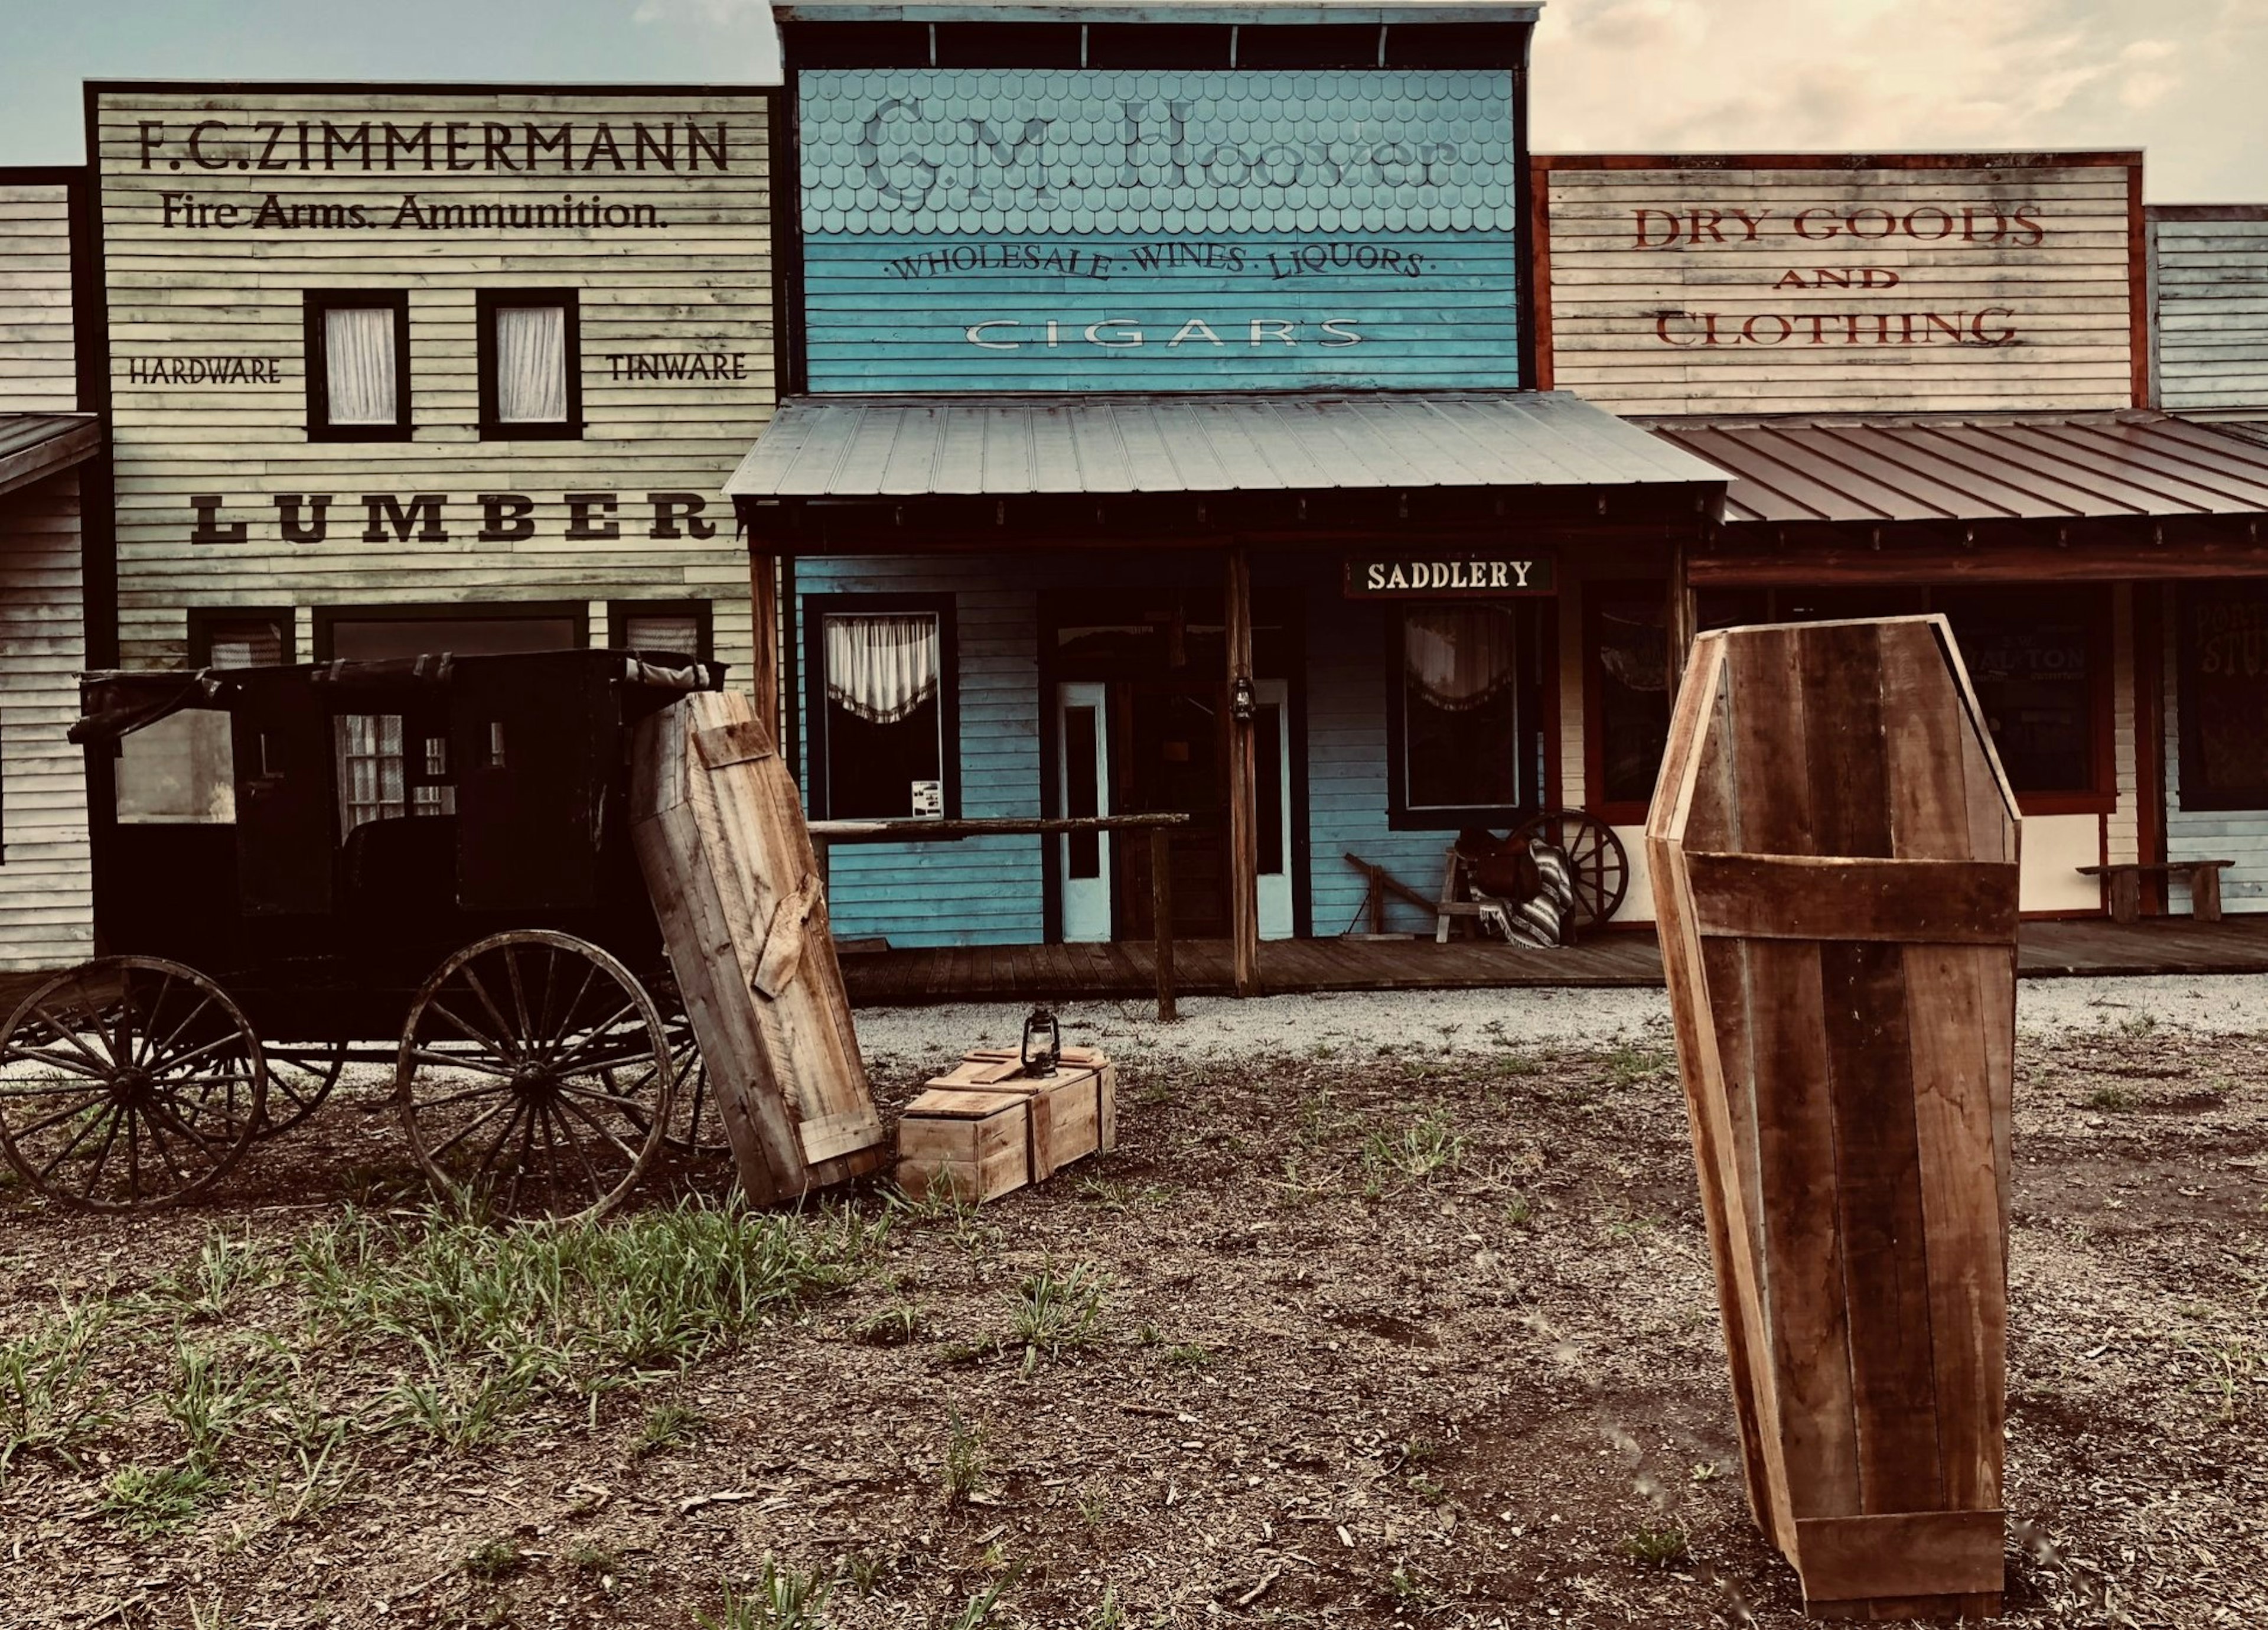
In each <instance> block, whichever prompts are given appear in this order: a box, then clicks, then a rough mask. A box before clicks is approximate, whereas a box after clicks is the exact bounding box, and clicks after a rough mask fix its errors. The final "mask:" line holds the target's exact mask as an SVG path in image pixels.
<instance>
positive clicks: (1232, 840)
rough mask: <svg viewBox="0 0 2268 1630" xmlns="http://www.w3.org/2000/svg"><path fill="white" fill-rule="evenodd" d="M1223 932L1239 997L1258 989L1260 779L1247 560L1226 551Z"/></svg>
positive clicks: (1234, 550)
mask: <svg viewBox="0 0 2268 1630" xmlns="http://www.w3.org/2000/svg"><path fill="white" fill-rule="evenodd" d="M1227 605H1228V616H1227V623H1228V697H1229V702H1230V706H1229V708H1228V710H1227V711H1228V716H1229V729H1228V744H1229V745H1228V932H1229V941H1230V946H1231V948H1232V950H1233V961H1234V964H1235V975H1234V977H1235V987H1236V993H1237V994H1238V995H1239V996H1251V995H1255V994H1256V993H1257V992H1258V991H1259V989H1260V780H1259V773H1258V768H1257V763H1256V759H1257V744H1256V732H1255V730H1254V727H1253V716H1252V715H1253V710H1252V708H1251V707H1250V706H1246V707H1244V708H1243V709H1241V710H1240V709H1238V708H1237V707H1236V705H1235V702H1236V698H1237V697H1238V695H1239V694H1240V693H1241V694H1242V695H1243V696H1244V697H1247V698H1248V699H1249V698H1250V697H1252V694H1253V679H1252V562H1251V559H1250V557H1248V555H1247V554H1246V552H1245V549H1244V546H1243V545H1242V544H1238V545H1236V546H1235V547H1234V548H1232V549H1230V550H1229V551H1228V583H1227Z"/></svg>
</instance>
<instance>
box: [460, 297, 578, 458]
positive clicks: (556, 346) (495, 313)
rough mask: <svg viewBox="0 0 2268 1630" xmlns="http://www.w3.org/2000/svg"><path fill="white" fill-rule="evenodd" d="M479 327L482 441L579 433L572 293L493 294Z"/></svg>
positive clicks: (482, 300) (484, 304) (483, 301)
mask: <svg viewBox="0 0 2268 1630" xmlns="http://www.w3.org/2000/svg"><path fill="white" fill-rule="evenodd" d="M480 321H481V434H482V436H483V437H486V438H488V439H491V440H495V439H504V440H512V439H529V438H543V437H571V436H577V435H579V434H581V432H582V424H581V420H582V391H581V387H580V384H579V380H580V376H581V371H582V364H581V358H580V356H579V354H578V353H579V348H580V342H579V337H578V321H577V312H576V301H575V296H574V293H573V291H571V290H563V289H547V290H522V289H492V290H487V291H483V292H482V295H481V296H480Z"/></svg>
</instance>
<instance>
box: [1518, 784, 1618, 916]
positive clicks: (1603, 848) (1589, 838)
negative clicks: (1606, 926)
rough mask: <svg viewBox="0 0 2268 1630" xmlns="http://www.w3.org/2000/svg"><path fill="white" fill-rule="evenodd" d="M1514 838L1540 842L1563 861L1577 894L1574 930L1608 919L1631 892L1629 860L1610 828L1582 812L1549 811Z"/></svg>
mask: <svg viewBox="0 0 2268 1630" xmlns="http://www.w3.org/2000/svg"><path fill="white" fill-rule="evenodd" d="M1512 837H1513V839H1515V840H1516V839H1521V838H1530V837H1540V838H1542V839H1543V841H1544V842H1545V843H1547V844H1550V845H1551V846H1552V847H1553V848H1555V849H1557V850H1559V851H1561V852H1563V853H1565V855H1566V857H1567V867H1568V870H1569V871H1570V872H1572V874H1573V883H1574V889H1575V926H1576V927H1577V928H1578V929H1583V928H1590V927H1594V926H1597V925H1598V924H1600V923H1603V922H1607V921H1609V920H1610V919H1611V918H1613V917H1614V914H1615V913H1616V911H1619V910H1621V909H1622V904H1623V896H1624V895H1625V894H1627V893H1629V892H1630V856H1629V854H1628V853H1627V852H1624V848H1623V840H1622V839H1621V838H1619V837H1616V836H1615V832H1614V829H1613V828H1612V827H1610V826H1609V825H1607V824H1606V823H1605V822H1602V821H1594V820H1593V819H1592V818H1591V817H1590V816H1589V815H1585V814H1584V813H1583V812H1582V811H1581V810H1580V809H1547V810H1545V811H1543V814H1541V815H1534V816H1531V817H1530V818H1529V819H1528V820H1526V821H1523V822H1521V824H1520V825H1519V826H1517V827H1515V828H1513V833H1512Z"/></svg>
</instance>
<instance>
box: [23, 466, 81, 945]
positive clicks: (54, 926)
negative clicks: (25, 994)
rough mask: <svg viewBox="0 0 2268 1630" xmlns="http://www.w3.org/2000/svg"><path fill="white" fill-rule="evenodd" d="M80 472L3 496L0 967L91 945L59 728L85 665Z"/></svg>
mask: <svg viewBox="0 0 2268 1630" xmlns="http://www.w3.org/2000/svg"><path fill="white" fill-rule="evenodd" d="M84 617H85V612H84V610H83V609H82V608H81V605H80V599H79V501H78V476H77V473H76V472H74V471H65V472H64V473H63V474H62V475H58V476H49V477H48V478H47V479H46V480H44V481H40V482H37V483H33V485H31V486H28V487H24V488H19V489H18V490H16V491H14V492H11V493H9V494H7V495H5V496H4V497H0V969H6V970H18V969H34V968H63V967H68V966H70V964H71V963H75V962H79V961H82V960H84V959H85V958H86V957H87V956H90V955H92V954H93V949H94V904H93V896H92V885H91V883H90V881H89V873H88V857H87V821H86V776H85V766H84V763H83V762H82V759H81V756H80V754H79V750H78V749H77V748H75V747H73V746H71V745H70V742H69V741H65V740H64V739H63V733H64V732H65V731H67V730H68V729H70V724H71V721H72V720H73V719H77V717H78V680H77V675H78V671H79V670H80V669H81V668H83V667H85V666H86V643H85V623H84Z"/></svg>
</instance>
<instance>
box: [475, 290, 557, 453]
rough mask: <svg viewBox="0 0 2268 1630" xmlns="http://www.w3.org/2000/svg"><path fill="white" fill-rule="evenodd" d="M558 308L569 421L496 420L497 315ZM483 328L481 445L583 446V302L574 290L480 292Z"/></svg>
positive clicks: (477, 300) (478, 304)
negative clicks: (549, 443)
mask: <svg viewBox="0 0 2268 1630" xmlns="http://www.w3.org/2000/svg"><path fill="white" fill-rule="evenodd" d="M529 306H536V307H541V306H560V307H562V308H563V310H564V311H565V313H566V337H565V340H564V344H565V347H566V353H567V354H566V358H565V367H566V371H567V381H566V383H567V417H565V418H563V419H562V420H560V421H558V422H557V423H556V424H547V423H543V422H541V421H530V420H526V419H514V420H512V422H511V423H509V424H507V423H505V422H504V420H503V419H501V418H499V417H497V333H496V319H497V313H498V312H503V311H514V310H520V309H524V308H526V307H529ZM473 308H474V311H475V321H477V323H478V325H479V333H478V342H477V344H476V346H475V350H476V351H477V352H478V355H479V359H480V363H479V365H480V415H481V419H480V436H481V439H482V441H580V440H582V439H583V318H582V302H581V300H580V299H579V298H578V291H576V290H573V289H482V290H479V291H475V294H474V297H473Z"/></svg>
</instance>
